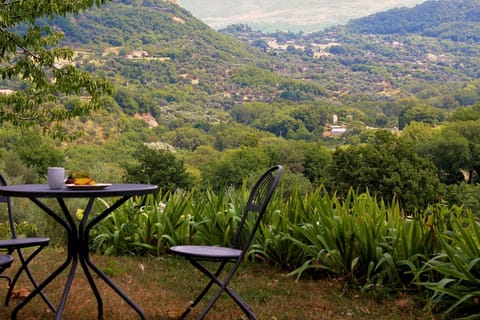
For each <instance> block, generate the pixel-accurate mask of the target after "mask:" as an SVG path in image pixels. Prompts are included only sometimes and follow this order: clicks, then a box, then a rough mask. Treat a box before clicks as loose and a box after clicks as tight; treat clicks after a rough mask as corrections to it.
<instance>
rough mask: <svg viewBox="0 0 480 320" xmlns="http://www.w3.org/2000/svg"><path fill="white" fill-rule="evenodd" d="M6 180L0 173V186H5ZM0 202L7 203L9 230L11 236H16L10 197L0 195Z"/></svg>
mask: <svg viewBox="0 0 480 320" xmlns="http://www.w3.org/2000/svg"><path fill="white" fill-rule="evenodd" d="M6 185H7V181H6V180H5V178H4V177H3V176H2V175H1V174H0V186H6ZM0 203H5V204H6V205H7V211H8V223H9V226H10V231H11V234H12V238H16V237H17V232H16V230H15V220H14V218H13V210H12V203H11V202H10V197H7V196H3V195H0Z"/></svg>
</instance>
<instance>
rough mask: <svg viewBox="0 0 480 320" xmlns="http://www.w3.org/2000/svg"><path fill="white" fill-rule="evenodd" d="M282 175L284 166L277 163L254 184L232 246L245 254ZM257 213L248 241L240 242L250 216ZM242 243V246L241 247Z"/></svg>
mask: <svg viewBox="0 0 480 320" xmlns="http://www.w3.org/2000/svg"><path fill="white" fill-rule="evenodd" d="M281 175H282V166H280V165H276V166H273V167H271V168H270V169H268V170H267V171H266V172H265V173H264V174H263V175H262V176H261V177H260V179H258V181H257V182H256V183H255V185H254V186H253V188H252V190H251V192H250V196H249V198H248V201H247V204H246V206H245V211H244V213H243V215H242V220H241V221H240V224H239V225H238V228H237V231H236V234H235V237H234V239H233V243H232V246H233V247H234V248H238V249H243V251H244V254H245V251H246V250H247V249H248V247H249V246H250V243H251V242H252V240H253V238H254V237H255V233H256V232H257V229H258V226H259V225H260V222H261V220H262V218H263V216H264V214H265V211H266V209H267V206H268V203H269V201H270V199H271V198H272V195H273V192H274V191H275V188H276V187H277V185H278V182H279V181H280V177H281ZM254 214H256V217H255V222H254V225H253V226H252V229H251V230H250V233H249V234H248V238H247V240H246V242H244V243H240V242H241V241H240V240H241V235H242V232H243V229H244V228H245V224H246V223H247V221H248V218H249V217H250V216H251V215H254ZM240 245H241V246H242V247H241V248H240Z"/></svg>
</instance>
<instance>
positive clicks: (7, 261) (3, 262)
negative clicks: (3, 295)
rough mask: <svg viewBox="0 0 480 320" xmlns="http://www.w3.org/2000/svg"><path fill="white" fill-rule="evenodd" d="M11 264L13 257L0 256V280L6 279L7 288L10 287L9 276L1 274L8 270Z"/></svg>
mask: <svg viewBox="0 0 480 320" xmlns="http://www.w3.org/2000/svg"><path fill="white" fill-rule="evenodd" d="M12 262H13V257H12V256H10V255H8V254H0V278H3V279H7V281H8V286H9V287H10V285H11V282H12V280H11V279H10V277H9V276H6V275H3V274H2V272H3V271H4V270H5V269H7V268H10V266H11V265H12Z"/></svg>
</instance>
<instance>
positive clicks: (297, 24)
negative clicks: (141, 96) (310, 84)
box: [179, 0, 425, 32]
mask: <svg viewBox="0 0 480 320" xmlns="http://www.w3.org/2000/svg"><path fill="white" fill-rule="evenodd" d="M423 2H425V0H235V1H234V0H179V3H180V5H181V6H182V7H183V8H185V9H187V10H188V11H190V12H191V13H192V14H193V15H194V16H195V17H196V18H198V19H200V20H202V21H203V22H204V23H206V24H208V25H209V26H210V27H212V28H214V29H216V30H218V29H221V28H224V27H226V26H228V25H231V24H238V23H245V24H248V25H250V26H251V27H252V29H254V30H261V31H263V32H271V31H277V30H282V31H292V32H298V31H304V32H315V31H321V30H323V29H325V28H326V27H330V26H333V25H339V24H345V23H347V22H348V20H350V19H354V18H361V17H365V16H368V15H371V14H374V13H377V12H381V11H386V10H388V9H392V8H401V7H414V6H415V5H417V4H420V3H423Z"/></svg>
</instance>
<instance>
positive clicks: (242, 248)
mask: <svg viewBox="0 0 480 320" xmlns="http://www.w3.org/2000/svg"><path fill="white" fill-rule="evenodd" d="M281 175H282V167H281V166H278V165H277V166H274V167H272V168H270V169H269V170H268V171H267V172H265V173H264V174H263V175H262V177H261V178H260V179H259V180H258V181H257V182H256V184H255V185H254V186H253V188H252V191H251V193H250V197H249V199H248V202H247V204H246V206H245V211H244V213H243V215H242V219H241V221H240V224H239V225H238V229H237V231H236V233H235V236H234V239H233V242H232V247H217V246H201V245H185V246H173V247H171V248H170V249H169V251H170V252H171V253H174V254H178V255H181V256H183V257H185V258H186V259H187V260H188V261H189V262H190V263H191V264H192V265H193V266H195V267H196V268H197V269H198V270H200V271H201V272H202V273H203V274H205V275H206V276H207V277H208V278H209V279H210V281H209V282H208V284H207V286H206V287H205V289H203V291H202V292H201V293H200V294H199V295H198V296H197V298H195V300H194V301H193V302H192V303H191V304H190V306H189V307H188V308H187V309H186V310H185V311H184V312H183V314H182V315H181V316H180V319H184V318H185V317H186V316H187V314H188V313H189V312H190V310H192V309H193V308H194V307H195V306H196V305H197V304H198V303H199V302H200V301H201V300H202V298H203V297H204V296H205V294H206V293H207V292H208V291H209V290H210V288H211V287H212V285H213V284H216V285H218V286H219V289H218V291H217V292H216V294H215V295H214V297H213V298H212V300H210V302H209V304H208V305H207V306H206V308H205V309H204V310H203V312H202V313H201V314H200V316H199V317H198V319H203V318H204V317H205V316H206V315H207V313H208V312H209V311H210V309H211V308H212V307H213V305H214V304H215V302H216V301H217V300H218V298H219V297H220V295H221V294H222V293H223V292H226V293H227V294H228V295H229V296H230V297H231V298H232V299H233V300H234V301H235V302H236V304H237V305H238V306H239V307H240V309H241V310H242V311H243V312H244V313H245V315H246V316H247V317H248V319H257V317H256V315H255V314H254V313H253V311H252V309H251V308H250V306H249V305H248V304H247V303H246V302H245V301H244V299H243V298H241V297H240V296H239V295H238V294H237V293H236V292H235V291H234V290H233V289H232V288H231V287H229V286H228V284H229V282H230V280H232V278H233V276H234V275H235V273H236V271H237V270H238V267H239V266H240V263H241V262H242V261H243V260H244V258H245V255H246V253H247V250H248V248H249V247H250V244H251V242H252V240H253V238H254V236H255V232H256V231H257V229H258V226H259V224H260V222H261V220H262V217H263V215H264V213H265V210H266V209H267V206H268V202H269V201H270V198H271V197H272V194H273V192H274V190H275V188H276V187H277V184H278V182H279V180H280V177H281ZM254 215H256V217H255V219H254V221H255V222H254V224H253V226H252V228H251V230H250V233H249V235H248V238H247V239H246V241H241V234H242V232H243V229H244V228H245V225H246V223H247V221H249V220H251V219H249V218H250V217H251V216H254ZM202 262H217V263H218V265H217V269H216V271H215V272H212V271H210V270H209V268H207V267H206V266H205V264H202ZM228 263H232V264H233V265H232V267H231V269H230V271H229V272H228V273H227V274H226V276H225V277H224V279H223V280H221V279H220V274H221V273H222V270H223V269H224V267H225V266H226V265H227V264H228Z"/></svg>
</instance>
